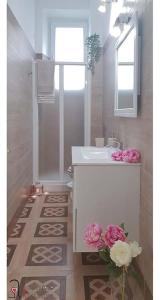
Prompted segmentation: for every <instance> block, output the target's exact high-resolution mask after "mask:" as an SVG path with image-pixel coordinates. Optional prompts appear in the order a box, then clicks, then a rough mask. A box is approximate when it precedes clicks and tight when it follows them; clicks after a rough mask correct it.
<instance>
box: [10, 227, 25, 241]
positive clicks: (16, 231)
mask: <svg viewBox="0 0 160 300" xmlns="http://www.w3.org/2000/svg"><path fill="white" fill-rule="evenodd" d="M25 224H26V223H16V224H15V226H14V227H13V228H12V230H11V232H10V234H9V237H10V238H20V237H21V235H22V233H23V230H24V227H25Z"/></svg>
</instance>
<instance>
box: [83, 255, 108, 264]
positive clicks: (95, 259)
mask: <svg viewBox="0 0 160 300" xmlns="http://www.w3.org/2000/svg"><path fill="white" fill-rule="evenodd" d="M82 264H83V265H104V261H103V260H102V259H101V258H100V256H99V254H98V252H91V253H82Z"/></svg>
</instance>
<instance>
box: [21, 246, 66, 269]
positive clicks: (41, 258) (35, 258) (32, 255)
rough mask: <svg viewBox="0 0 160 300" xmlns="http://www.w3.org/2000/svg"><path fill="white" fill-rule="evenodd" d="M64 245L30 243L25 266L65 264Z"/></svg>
mask: <svg viewBox="0 0 160 300" xmlns="http://www.w3.org/2000/svg"><path fill="white" fill-rule="evenodd" d="M66 258H67V247H66V245H57V244H54V245H53V244H51V245H46V244H41V245H32V246H31V249H30V252H29V256H28V259H27V263H26V266H55V265H58V266H62V265H65V264H66Z"/></svg>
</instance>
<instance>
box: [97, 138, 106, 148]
mask: <svg viewBox="0 0 160 300" xmlns="http://www.w3.org/2000/svg"><path fill="white" fill-rule="evenodd" d="M95 143H96V147H100V148H102V147H104V138H95Z"/></svg>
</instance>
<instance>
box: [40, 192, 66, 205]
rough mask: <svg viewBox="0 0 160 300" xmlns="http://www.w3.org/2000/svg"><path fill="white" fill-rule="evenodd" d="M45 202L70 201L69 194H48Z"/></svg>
mask: <svg viewBox="0 0 160 300" xmlns="http://www.w3.org/2000/svg"><path fill="white" fill-rule="evenodd" d="M44 203H68V194H63V193H55V194H52V195H47V196H46V197H45V201H44Z"/></svg>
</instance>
